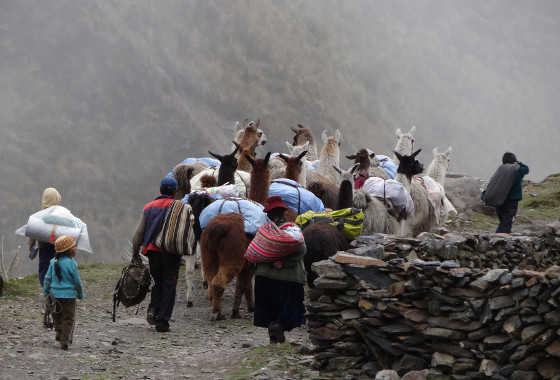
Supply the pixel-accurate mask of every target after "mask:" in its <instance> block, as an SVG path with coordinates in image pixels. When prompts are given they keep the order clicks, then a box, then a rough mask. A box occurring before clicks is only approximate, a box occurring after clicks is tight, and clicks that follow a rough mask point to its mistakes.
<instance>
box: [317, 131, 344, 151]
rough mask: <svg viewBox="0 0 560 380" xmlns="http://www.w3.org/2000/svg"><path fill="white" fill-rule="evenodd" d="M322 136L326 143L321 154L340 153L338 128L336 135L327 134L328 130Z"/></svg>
mask: <svg viewBox="0 0 560 380" xmlns="http://www.w3.org/2000/svg"><path fill="white" fill-rule="evenodd" d="M321 137H322V139H323V144H324V145H323V148H322V149H321V153H320V155H321V156H322V155H324V154H331V155H333V154H334V155H336V154H339V152H340V149H339V147H340V142H339V141H340V132H339V131H338V129H337V130H336V133H335V135H334V136H327V131H324V132H323V134H322V136H321Z"/></svg>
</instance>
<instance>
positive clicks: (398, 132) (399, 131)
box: [395, 128, 401, 137]
mask: <svg viewBox="0 0 560 380" xmlns="http://www.w3.org/2000/svg"><path fill="white" fill-rule="evenodd" d="M395 132H397V137H399V135H400V134H401V129H400V128H397V129H396V130H395Z"/></svg>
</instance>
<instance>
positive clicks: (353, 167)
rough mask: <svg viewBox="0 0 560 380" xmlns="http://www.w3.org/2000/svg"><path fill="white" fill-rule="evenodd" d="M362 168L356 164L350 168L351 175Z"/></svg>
mask: <svg viewBox="0 0 560 380" xmlns="http://www.w3.org/2000/svg"><path fill="white" fill-rule="evenodd" d="M359 167H360V164H359V163H358V164H354V166H352V167H351V168H350V173H352V174H354V172H355V171H356V170H357V169H358V168H359Z"/></svg>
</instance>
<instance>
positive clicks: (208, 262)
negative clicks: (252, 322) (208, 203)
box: [200, 213, 255, 321]
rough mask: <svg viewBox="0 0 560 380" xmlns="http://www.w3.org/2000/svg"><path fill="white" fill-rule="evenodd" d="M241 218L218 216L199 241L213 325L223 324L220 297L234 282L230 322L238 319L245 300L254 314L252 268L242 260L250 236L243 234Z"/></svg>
mask: <svg viewBox="0 0 560 380" xmlns="http://www.w3.org/2000/svg"><path fill="white" fill-rule="evenodd" d="M244 220H245V219H244V218H243V215H241V214H236V213H229V214H218V215H216V216H215V217H213V218H212V220H210V222H208V224H207V225H206V227H205V228H204V230H203V231H202V235H201V237H200V251H201V258H202V268H203V270H204V276H205V278H206V282H207V283H208V289H207V292H206V295H207V298H208V299H209V300H211V302H212V321H220V320H224V319H225V317H224V315H223V314H222V305H221V301H222V296H223V294H224V291H225V289H226V286H227V284H229V283H230V282H231V281H232V280H233V279H234V278H236V281H235V292H234V297H233V306H232V311H231V317H232V318H240V317H241V315H240V314H239V307H240V305H241V300H242V298H243V297H245V301H246V302H247V310H248V311H249V312H252V311H254V309H255V304H254V300H253V283H252V277H253V265H252V264H251V263H250V262H249V261H248V260H246V259H245V257H244V256H243V255H244V254H245V251H246V250H247V247H248V246H249V243H250V242H251V240H252V236H251V235H248V234H245V230H244Z"/></svg>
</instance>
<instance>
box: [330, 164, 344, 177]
mask: <svg viewBox="0 0 560 380" xmlns="http://www.w3.org/2000/svg"><path fill="white" fill-rule="evenodd" d="M331 166H332V167H333V168H334V170H336V171H337V172H338V174H341V175H342V169H340V168H339V167H338V166H336V165H333V164H331Z"/></svg>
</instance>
